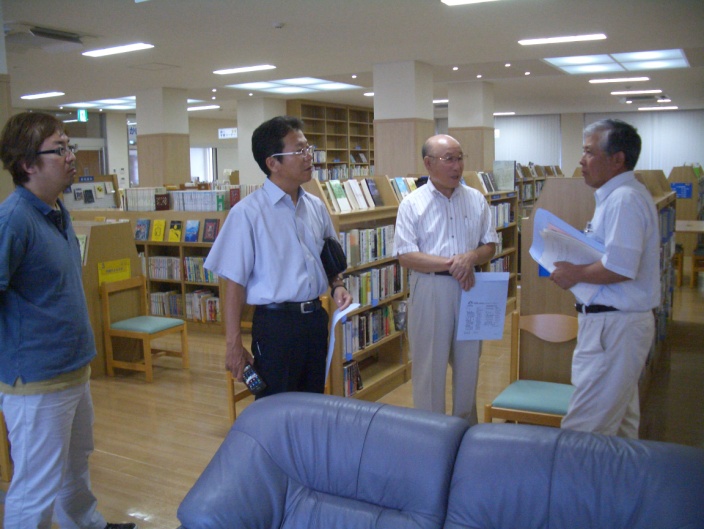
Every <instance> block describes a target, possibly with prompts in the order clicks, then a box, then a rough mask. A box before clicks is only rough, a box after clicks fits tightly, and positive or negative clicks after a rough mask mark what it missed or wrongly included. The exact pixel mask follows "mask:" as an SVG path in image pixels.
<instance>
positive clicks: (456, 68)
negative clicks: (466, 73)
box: [452, 66, 460, 72]
mask: <svg viewBox="0 0 704 529" xmlns="http://www.w3.org/2000/svg"><path fill="white" fill-rule="evenodd" d="M459 69H460V67H459V66H453V67H452V71H453V72H456V71H457V70H459Z"/></svg>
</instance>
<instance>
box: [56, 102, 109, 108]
mask: <svg viewBox="0 0 704 529" xmlns="http://www.w3.org/2000/svg"><path fill="white" fill-rule="evenodd" d="M64 106H65V107H69V108H97V107H99V106H102V105H99V104H98V103H87V102H83V103H68V104H66V105H64Z"/></svg>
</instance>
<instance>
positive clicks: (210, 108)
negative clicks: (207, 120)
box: [187, 105, 220, 112]
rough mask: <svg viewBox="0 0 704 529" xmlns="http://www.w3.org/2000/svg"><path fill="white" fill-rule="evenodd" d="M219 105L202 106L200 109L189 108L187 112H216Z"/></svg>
mask: <svg viewBox="0 0 704 529" xmlns="http://www.w3.org/2000/svg"><path fill="white" fill-rule="evenodd" d="M218 108H220V105H203V106H201V107H189V108H188V109H187V110H188V111H189V112H196V111H198V110H217V109H218Z"/></svg>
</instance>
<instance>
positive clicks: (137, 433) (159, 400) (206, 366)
mask: <svg viewBox="0 0 704 529" xmlns="http://www.w3.org/2000/svg"><path fill="white" fill-rule="evenodd" d="M685 284H688V283H687V282H686V281H685ZM669 336H670V338H669V339H668V343H669V351H670V362H669V368H668V369H662V370H661V372H659V373H658V376H657V377H656V379H655V383H654V384H653V386H652V389H651V391H650V392H649V393H648V397H647V399H646V401H645V402H644V403H643V419H642V423H643V424H642V428H641V430H642V437H643V438H648V439H657V440H664V441H671V442H677V443H682V444H688V445H694V446H702V447H704V399H702V387H704V386H703V383H704V347H702V344H704V292H703V291H700V290H696V289H690V288H689V287H682V288H681V289H679V290H678V291H677V292H676V295H675V311H674V321H673V322H672V325H671V327H670V333H669ZM189 343H190V351H191V369H190V370H188V371H184V370H181V369H180V368H179V367H178V365H179V362H178V360H176V359H173V358H161V359H159V360H158V361H157V363H158V365H159V367H157V368H156V369H155V374H154V382H153V383H152V384H147V383H145V382H144V377H143V375H139V374H125V375H122V376H118V377H116V378H98V379H95V380H93V381H92V382H91V387H92V393H93V399H94V404H95V415H96V417H95V444H96V450H95V453H94V454H93V456H92V457H91V476H92V482H93V490H94V492H95V494H96V496H97V497H98V500H99V502H100V510H101V512H102V513H103V514H104V515H105V517H106V518H107V519H108V520H109V521H134V522H136V523H137V524H138V525H139V527H140V529H173V528H175V527H177V526H178V520H177V518H176V509H177V508H178V505H179V503H180V502H181V500H182V499H183V497H184V496H185V494H186V493H187V492H188V490H189V489H190V487H191V486H192V485H193V483H194V482H195V480H196V479H197V478H198V476H199V475H200V473H201V471H202V470H203V468H204V467H205V466H206V465H207V463H208V461H209V460H210V458H211V457H212V455H213V454H214V453H215V451H216V450H217V448H218V446H219V445H220V443H221V442H222V440H223V438H224V437H225V435H226V434H227V432H228V430H229V427H230V423H229V419H228V409H227V400H226V398H225V395H226V393H225V389H226V385H225V375H224V368H223V366H224V338H223V337H222V336H214V335H207V334H191V336H190V338H189ZM508 355H509V335H508V327H506V332H505V333H504V339H503V340H502V341H494V342H486V343H485V346H484V351H483V355H482V360H481V367H480V377H479V388H478V396H477V400H478V402H477V405H478V408H479V416H480V420H481V417H483V406H484V403H485V402H487V401H489V400H491V399H493V398H494V396H496V394H498V392H499V391H500V390H501V389H503V388H504V387H505V385H506V384H507V380H508ZM250 401H251V398H250V399H247V400H245V401H242V402H240V403H239V404H238V413H241V411H242V410H243V409H244V408H245V407H246V406H247V405H248V404H249V402H250ZM381 401H383V402H386V403H390V404H396V405H400V406H410V405H411V403H412V397H411V384H410V383H407V384H405V385H403V386H401V387H399V388H397V389H396V390H394V391H392V392H391V393H389V394H388V395H386V396H384V397H383V398H382V399H381ZM0 490H7V483H0ZM0 495H1V493H0ZM0 512H1V507H0ZM0 518H1V516H0ZM1 526H2V525H1V521H0V527H1Z"/></svg>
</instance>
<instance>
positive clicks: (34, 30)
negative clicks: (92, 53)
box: [4, 22, 83, 51]
mask: <svg viewBox="0 0 704 529" xmlns="http://www.w3.org/2000/svg"><path fill="white" fill-rule="evenodd" d="M4 29H5V45H6V46H7V49H8V51H26V50H28V49H44V50H46V51H71V50H75V49H82V48H83V42H82V41H81V38H82V36H81V35H79V34H78V33H73V32H70V31H63V30H60V29H53V28H47V27H42V26H35V25H32V24H26V23H23V22H8V23H6V24H5V28H4Z"/></svg>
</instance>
